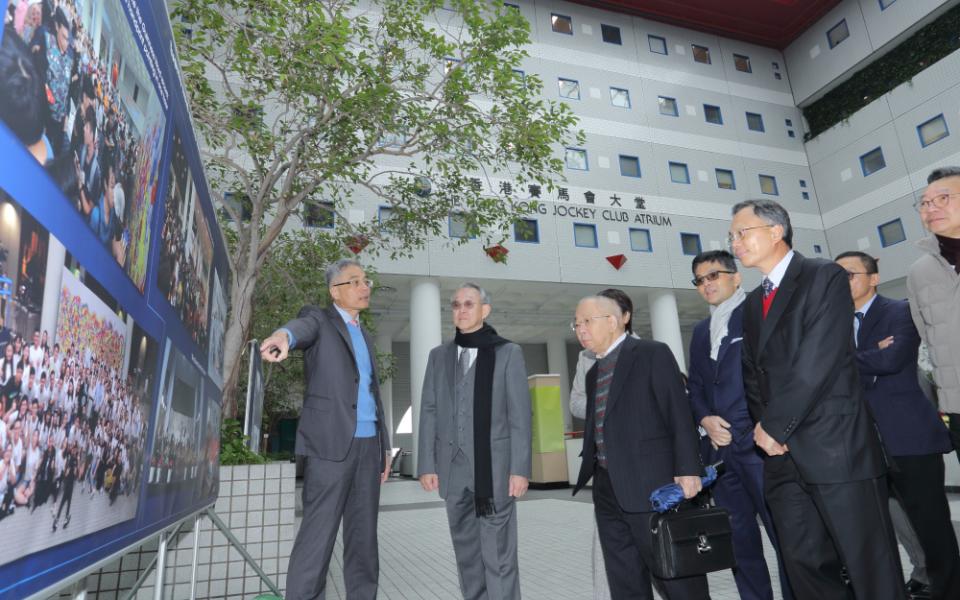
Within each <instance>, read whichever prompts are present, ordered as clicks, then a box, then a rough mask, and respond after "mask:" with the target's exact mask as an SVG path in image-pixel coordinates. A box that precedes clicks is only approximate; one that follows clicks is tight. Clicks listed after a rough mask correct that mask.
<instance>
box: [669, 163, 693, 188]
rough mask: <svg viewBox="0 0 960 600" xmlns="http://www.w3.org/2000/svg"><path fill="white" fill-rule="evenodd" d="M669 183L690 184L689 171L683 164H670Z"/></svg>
mask: <svg viewBox="0 0 960 600" xmlns="http://www.w3.org/2000/svg"><path fill="white" fill-rule="evenodd" d="M670 181H672V182H674V183H690V171H689V170H687V165H686V164H684V163H677V162H672V163H670Z"/></svg>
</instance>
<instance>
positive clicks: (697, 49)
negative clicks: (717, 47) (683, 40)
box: [690, 44, 710, 65]
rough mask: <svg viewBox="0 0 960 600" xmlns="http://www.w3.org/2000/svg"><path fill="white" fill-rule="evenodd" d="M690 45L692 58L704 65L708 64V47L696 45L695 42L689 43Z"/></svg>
mask: <svg viewBox="0 0 960 600" xmlns="http://www.w3.org/2000/svg"><path fill="white" fill-rule="evenodd" d="M690 47H691V48H693V60H694V61H695V62H698V63H703V64H705V65H709V64H710V48H707V47H706V46H698V45H697V44H690Z"/></svg>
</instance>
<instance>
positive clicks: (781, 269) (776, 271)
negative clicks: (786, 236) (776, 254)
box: [767, 249, 796, 288]
mask: <svg viewBox="0 0 960 600" xmlns="http://www.w3.org/2000/svg"><path fill="white" fill-rule="evenodd" d="M794 254H796V253H795V252H794V251H793V250H792V249H791V250H790V252H787V254H786V255H785V256H784V257H783V258H781V259H780V262H778V263H777V266H775V267H774V268H773V269H772V270H771V271H770V272H769V273H767V279H769V280H770V282H771V283H773V287H775V288H778V287H780V282H781V281H783V276H784V275H786V273H787V267H789V266H790V261H791V260H792V259H793V255H794Z"/></svg>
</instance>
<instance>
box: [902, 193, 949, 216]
mask: <svg viewBox="0 0 960 600" xmlns="http://www.w3.org/2000/svg"><path fill="white" fill-rule="evenodd" d="M952 196H960V192H954V193H952V194H937V195H936V196H934V197H932V198H920V199H919V200H917V201H916V202H914V203H913V207H914V208H915V209H917V212H923V211H925V210H930V209H931V208H934V207H936V208H943V207H944V206H946V205H947V202H950V198H951V197H952Z"/></svg>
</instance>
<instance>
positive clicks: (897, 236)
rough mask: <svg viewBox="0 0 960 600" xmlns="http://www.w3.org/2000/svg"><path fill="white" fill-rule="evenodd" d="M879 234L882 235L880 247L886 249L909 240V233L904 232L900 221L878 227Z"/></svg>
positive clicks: (895, 220) (896, 220)
mask: <svg viewBox="0 0 960 600" xmlns="http://www.w3.org/2000/svg"><path fill="white" fill-rule="evenodd" d="M877 232H878V233H879V234H880V245H881V246H882V247H884V248H886V247H887V246H892V245H894V244H899V243H900V242H902V241H904V240H906V239H907V232H906V231H904V230H903V222H901V221H900V219H894V220H893V221H890V222H889V223H884V224H883V225H881V226H879V227H877Z"/></svg>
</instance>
